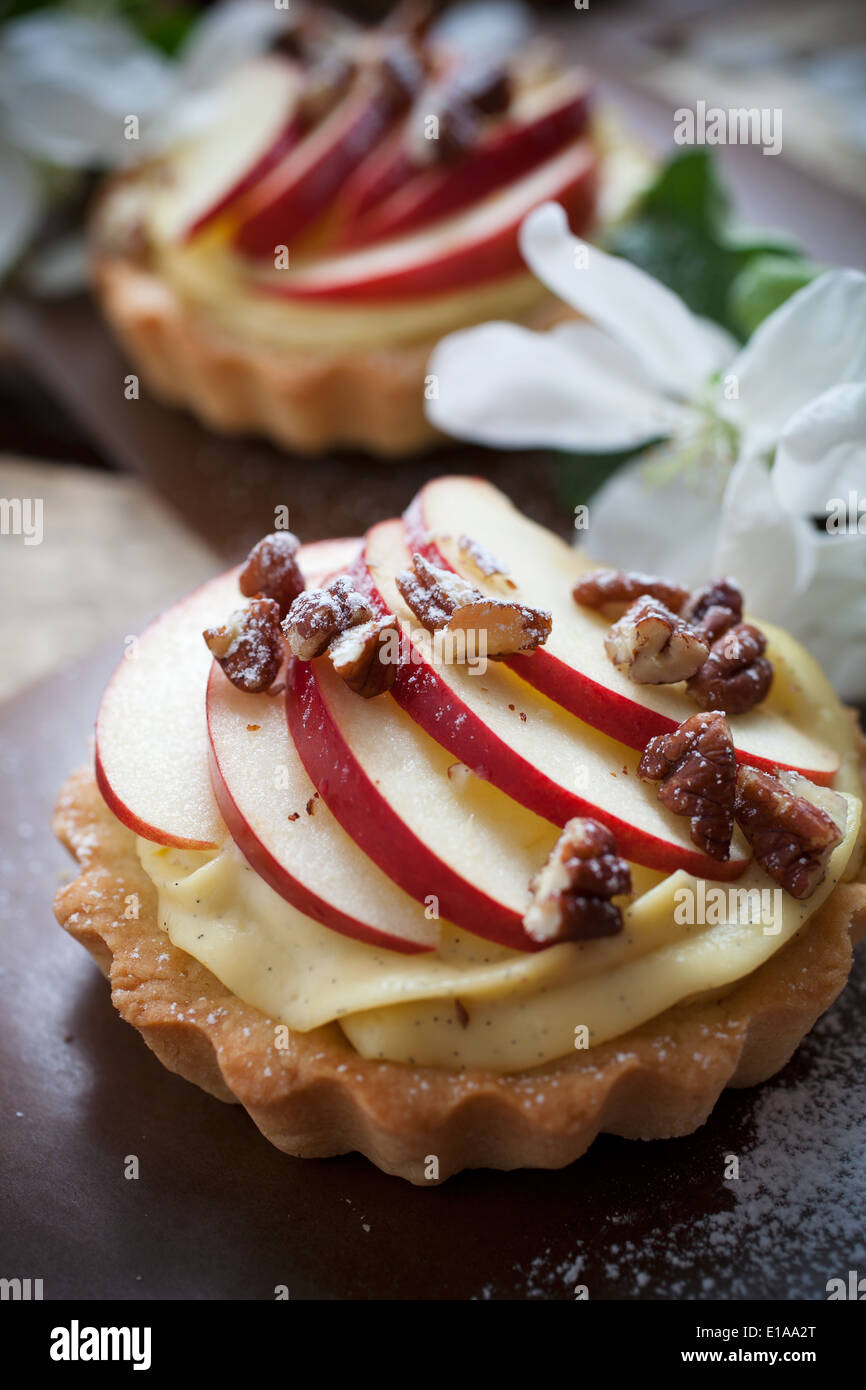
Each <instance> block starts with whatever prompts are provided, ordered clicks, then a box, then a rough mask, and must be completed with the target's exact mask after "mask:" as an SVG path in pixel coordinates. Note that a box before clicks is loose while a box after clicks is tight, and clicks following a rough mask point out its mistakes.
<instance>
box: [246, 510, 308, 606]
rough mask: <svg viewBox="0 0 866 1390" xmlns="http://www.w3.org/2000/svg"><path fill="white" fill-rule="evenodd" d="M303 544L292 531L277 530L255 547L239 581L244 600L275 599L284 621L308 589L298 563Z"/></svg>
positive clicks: (248, 557)
mask: <svg viewBox="0 0 866 1390" xmlns="http://www.w3.org/2000/svg"><path fill="white" fill-rule="evenodd" d="M300 544H301V542H300V541H299V540H298V538H297V536H294V535H292V532H291V531H273V532H272V533H271V535H269V536H264V537H263V538H262V539H261V540H260V541H259V543H258V545H255V546H253V548H252V550H251V551H250V553H249V555H248V556H247V562H246V564H245V566H244V568H243V569H242V570H241V573H240V578H239V580H238V583H239V584H240V589H241V593H242V594H243V595H244V597H245V598H256V597H257V596H261V597H263V598H272V599H274V601H275V602H276V603H278V604H279V605H280V617H281V618H284V617H285V616H286V614H287V613H288V611H289V609H290V608H291V606H292V604H293V603H294V601H295V599H296V598H297V597H298V594H300V593H303V590H304V576H303V575H302V574H301V569H300V566H299V564H298V549H299V547H300Z"/></svg>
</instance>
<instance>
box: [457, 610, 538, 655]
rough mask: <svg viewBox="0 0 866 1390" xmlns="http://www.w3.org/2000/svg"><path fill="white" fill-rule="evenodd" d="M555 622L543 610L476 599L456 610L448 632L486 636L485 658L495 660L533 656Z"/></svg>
mask: <svg viewBox="0 0 866 1390" xmlns="http://www.w3.org/2000/svg"><path fill="white" fill-rule="evenodd" d="M552 625H553V620H552V618H551V616H550V613H549V612H548V611H547V610H546V609H544V608H528V607H527V606H526V604H524V603H514V602H512V601H511V600H509V599H505V598H477V599H473V600H472V602H470V603H463V604H461V605H460V607H459V608H455V610H454V612H453V613H452V614H451V617H450V618H449V619H448V622H447V623H446V625H445V629H446V631H447V632H483V633H484V637H485V647H484V649H483V652H482V654H483V655H484V656H489V657H492V658H494V659H496V658H498V657H504V656H513V655H514V654H515V653H516V652H534V651H536V650H537V648H538V647H540V646H542V645H543V644H544V643H545V642H546V641H547V639H548V637H549V636H550V631H551V627H552Z"/></svg>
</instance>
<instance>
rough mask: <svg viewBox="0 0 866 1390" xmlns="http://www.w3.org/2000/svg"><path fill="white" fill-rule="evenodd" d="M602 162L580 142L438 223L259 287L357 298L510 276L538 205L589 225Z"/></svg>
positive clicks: (519, 264)
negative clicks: (552, 205) (557, 207)
mask: <svg viewBox="0 0 866 1390" xmlns="http://www.w3.org/2000/svg"><path fill="white" fill-rule="evenodd" d="M598 165H599V162H598V155H597V153H596V151H595V150H594V148H593V146H592V145H591V144H590V143H589V141H584V140H579V141H576V142H575V143H574V144H573V145H572V146H570V147H569V148H568V149H567V150H565V151H564V152H562V153H561V154H558V155H556V156H554V158H552V159H550V160H548V161H547V162H546V163H545V164H543V165H541V166H540V168H538V169H534V170H533V171H532V173H531V174H528V175H527V176H526V177H525V178H523V179H519V180H517V182H516V183H514V184H511V185H509V186H508V188H506V189H503V190H502V191H501V192H499V193H497V194H494V195H493V196H492V197H490V198H488V199H485V200H482V202H481V203H480V204H478V205H477V206H474V207H472V208H470V209H469V210H468V211H466V212H463V213H461V214H459V215H458V216H456V217H453V218H451V219H448V220H445V221H443V222H441V223H437V224H436V225H435V226H434V227H432V228H427V229H425V230H423V231H420V232H415V233H413V234H412V235H410V236H406V237H401V238H395V239H394V240H393V241H389V242H386V243H384V244H381V245H376V246H374V247H369V248H364V249H362V250H360V251H352V252H348V253H345V254H343V255H333V256H330V257H323V258H322V259H320V260H319V261H317V262H316V263H315V265H312V266H310V267H301V268H299V269H297V270H289V271H288V272H283V273H281V274H279V275H275V276H273V277H271V278H269V279H267V280H265V279H261V280H260V281H259V282H258V286H257V287H258V289H259V291H260V292H261V293H264V294H272V295H276V296H278V297H282V298H287V299H298V300H311V301H335V302H340V303H343V302H349V303H351V302H357V301H365V300H389V299H398V298H402V297H404V296H406V295H414V296H423V295H428V294H438V293H440V292H442V291H444V290H454V289H459V288H461V287H462V286H466V285H477V284H483V283H485V282H487V281H490V280H497V279H500V278H502V277H504V276H507V275H512V274H514V273H515V272H517V271H519V270H521V269H523V265H524V263H523V258H522V256H521V254H520V247H519V244H518V232H519V229H520V224H521V223H522V221H523V219H524V218H525V217H526V215H527V213H529V212H531V211H532V209H533V208H534V207H537V206H538V204H539V203H543V202H547V201H548V200H549V199H554V200H556V201H557V202H560V203H561V204H562V206H563V207H564V208H565V210H566V212H567V213H568V214H569V219H570V221H571V224H572V227H573V228H574V230H575V231H581V230H582V229H583V228H584V227H585V226H586V224H587V223H588V221H589V220H590V218H591V216H592V213H593V210H594V207H595V196H596V191H597V186H598ZM269 245H270V246H271V250H272V249H273V243H272V242H270V243H269Z"/></svg>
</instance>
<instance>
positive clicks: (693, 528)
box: [579, 450, 719, 585]
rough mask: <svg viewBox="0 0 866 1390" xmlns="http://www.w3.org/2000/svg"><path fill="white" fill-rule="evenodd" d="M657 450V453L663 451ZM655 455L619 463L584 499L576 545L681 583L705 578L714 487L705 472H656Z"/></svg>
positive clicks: (715, 517) (714, 517)
mask: <svg viewBox="0 0 866 1390" xmlns="http://www.w3.org/2000/svg"><path fill="white" fill-rule="evenodd" d="M662 452H663V451H662V450H659V451H658V453H662ZM658 462H659V459H658V457H657V456H656V454H655V451H654V455H653V457H651V458H646V459H639V460H638V461H637V462H635V463H629V464H626V465H625V466H624V467H623V468H620V469H619V470H618V471H617V472H616V473H615V474H614V476H613V477H612V478H611V479H610V481H609V482H607V483H605V485H604V487H602V488H601V489H600V490H599V492H598V493H596V495H595V496H594V497H593V498H592V499H591V500H590V503H589V527H588V529H587V531H586V532H580V533H579V537H580V545H581V549H583V550H585V551H586V553H587V554H589V555H591V556H592V558H593V559H595V560H598V561H599V562H600V563H603V564H607V565H614V566H616V567H617V568H620V569H637V570H646V571H647V572H648V573H650V574H663V575H666V576H669V577H670V578H671V579H677V580H679V581H680V583H682V584H689V585H698V584H703V583H705V582H706V581H707V580H708V579H709V578H710V572H709V559H710V557H711V556H712V553H713V546H714V543H715V537H716V531H717V528H718V523H719V493H718V490H717V488H716V487H714V486H710V485H708V483H707V480H706V479H705V478H703V479H700V478H699V479H695V478H691V477H685V476H684V475H683V474H682V473H679V472H678V473H677V474H676V476H675V477H673V478H671V479H670V480H669V481H666V482H663V481H661V480H660V479H659V477H658Z"/></svg>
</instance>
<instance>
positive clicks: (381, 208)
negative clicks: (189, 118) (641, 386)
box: [92, 5, 649, 455]
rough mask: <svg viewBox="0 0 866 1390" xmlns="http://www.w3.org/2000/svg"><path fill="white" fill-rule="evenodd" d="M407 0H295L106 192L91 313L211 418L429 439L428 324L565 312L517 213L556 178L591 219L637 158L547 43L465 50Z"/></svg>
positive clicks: (393, 447) (315, 432)
mask: <svg viewBox="0 0 866 1390" xmlns="http://www.w3.org/2000/svg"><path fill="white" fill-rule="evenodd" d="M410 20H411V17H410V15H408V14H407V15H406V18H405V22H403V23H401V22H394V23H392V24H391V25H386V26H384V27H383V28H381V29H378V30H367V29H359V28H357V27H356V26H353V25H350V24H348V23H347V22H346V21H344V20H342V19H338V18H337V17H336V16H332V15H330V14H329V13H328V11H327V10H325V9H324V8H321V9H320V8H318V7H317V8H316V10H315V11H312V10H311V9H308V10H306V11H302V10H300V8H299V9H298V11H297V13H296V10H295V6H294V5H293V7H292V24H291V28H287V30H286V34H285V36H284V38H283V40H282V41H281V45H280V46H279V47H278V48H277V49H276V50H274V51H272V52H270V53H268V54H266V55H264V56H263V57H260V58H258V59H256V60H253V61H250V62H247V63H245V64H243V65H241V66H240V67H238V68H237V69H236V70H235V71H234V72H232V73H231V74H230V75H229V76H228V77H227V78H225V79H224V80H223V81H222V83H221V84H220V86H219V88H218V90H217V91H216V92H215V93H214V95H213V99H212V103H211V108H210V120H209V124H208V125H207V126H206V128H204V129H197V131H196V133H195V134H194V135H190V134H187V135H186V136H185V138H184V140H183V141H182V142H179V143H178V144H176V145H175V146H174V147H173V148H171V149H170V150H169V151H168V152H166V153H165V154H164V155H162V156H161V157H160V158H158V159H153V160H152V161H151V162H149V163H148V164H147V165H144V166H141V167H139V168H137V169H136V170H133V171H132V172H128V173H126V174H124V175H121V176H118V177H116V178H114V179H113V180H111V181H109V183H108V185H107V187H106V189H105V191H104V193H103V195H102V197H101V199H100V201H99V204H98V208H97V211H96V214H95V217H94V222H93V236H92V251H93V255H92V269H93V283H94V286H95V289H96V292H97V295H98V297H99V299H100V301H101V303H102V306H103V309H104V311H105V313H106V315H107V317H108V320H109V321H110V323H111V324H112V325H113V327H114V329H115V330H116V333H117V335H118V336H119V338H120V340H121V341H122V343H123V345H124V347H125V348H126V350H127V351H128V352H129V354H130V357H131V358H132V360H133V362H134V363H135V365H136V366H137V367H138V368H139V369H140V370H141V372H142V374H143V376H144V378H145V380H146V382H147V383H148V384H149V385H150V386H151V388H152V389H153V390H154V391H155V392H156V393H157V394H158V395H159V396H160V397H162V398H163V399H164V400H166V401H168V402H170V403H174V404H178V405H184V406H187V407H189V408H190V409H192V410H193V411H194V412H195V413H196V414H197V415H199V416H200V417H201V418H202V419H204V420H205V421H206V422H207V423H208V424H209V425H211V426H213V427H214V428H216V429H219V430H222V431H227V432H238V431H253V432H258V433H262V434H265V435H267V436H270V437H271V438H272V439H274V440H276V441H277V442H278V443H280V444H283V445H287V446H290V447H293V448H298V449H301V450H304V451H308V452H317V451H320V450H322V449H325V448H327V447H329V446H332V445H361V446H364V447H366V448H368V449H370V450H372V451H374V452H377V453H381V454H386V455H387V454H399V453H401V452H405V451H407V450H412V449H416V448H418V447H421V446H424V445H426V444H428V443H430V442H431V441H432V440H433V438H434V431H433V428H432V426H431V425H430V424H429V423H428V421H427V420H426V419H425V415H424V399H425V389H426V390H428V391H429V390H430V389H433V388H431V386H430V383H429V382H428V381H427V378H426V364H427V361H428V358H429V356H430V353H431V351H432V349H433V347H434V345H435V343H436V342H437V341H438V339H439V338H440V337H442V336H443V335H444V334H445V333H448V332H451V331H453V330H455V329H458V328H461V327H464V326H469V325H471V324H476V323H481V322H485V321H487V320H489V319H493V318H496V319H511V320H514V321H518V322H522V323H526V324H530V325H532V326H534V327H537V328H539V327H546V326H548V325H550V324H551V323H553V322H555V321H556V319H557V318H558V317H561V316H562V315H563V313H564V312H565V311H564V310H563V308H562V306H561V305H560V304H559V303H558V302H557V301H556V300H555V299H553V298H552V297H551V296H550V295H549V294H548V293H547V291H546V290H545V289H544V287H543V286H541V285H540V284H539V283H538V282H537V281H536V280H535V279H534V277H533V276H532V275H531V274H529V272H528V271H527V270H526V268H525V266H524V264H523V261H522V258H521V256H520V252H519V248H518V229H519V226H520V223H521V221H522V220H523V218H524V217H525V215H526V214H527V213H528V212H529V211H530V210H531V209H532V208H533V207H535V206H537V205H538V204H539V203H542V202H545V201H546V200H548V199H555V200H556V201H558V202H559V203H561V204H562V205H563V206H564V207H565V208H566V210H567V212H568V214H569V217H570V219H571V222H572V225H573V226H574V228H575V230H576V231H578V232H581V233H583V234H587V233H591V232H592V231H593V229H596V228H598V227H600V226H602V225H604V224H605V223H607V222H609V221H610V220H611V219H614V218H616V217H617V216H619V215H621V214H622V213H623V211H624V210H625V208H626V207H627V205H628V203H629V201H630V200H631V198H632V197H633V196H634V195H635V194H636V192H637V191H638V190H639V188H640V187H642V186H643V185H644V184H645V182H646V181H647V178H648V168H649V166H648V161H647V159H646V157H645V156H644V155H643V153H642V152H641V151H640V150H637V149H635V148H634V147H633V146H632V145H631V144H630V143H629V142H628V141H627V140H626V139H625V138H624V136H623V135H622V133H621V132H620V131H618V130H617V131H616V132H613V131H612V129H611V127H610V122H609V120H607V121H603V120H602V119H601V118H599V117H598V116H597V115H596V114H594V113H593V111H592V105H591V98H590V91H589V86H588V83H587V80H586V78H585V76H584V75H582V74H581V73H579V72H576V71H570V70H564V69H563V68H562V67H560V66H559V64H558V63H557V62H556V61H554V59H553V57H552V56H551V53H550V52H549V51H548V49H547V48H545V47H544V46H541V45H539V46H535V45H530V46H529V47H528V48H527V49H525V50H523V51H521V52H520V53H519V54H516V55H514V56H513V57H512V58H511V59H509V60H507V61H503V62H501V63H497V64H496V65H494V66H490V65H483V66H482V65H481V64H480V63H479V62H478V61H477V60H476V61H470V60H469V59H468V58H467V57H465V56H461V55H460V53H458V52H457V51H456V50H454V49H453V48H452V47H449V44H448V43H447V42H446V41H445V39H444V38H440V37H438V36H437V30H436V29H435V27H434V28H433V30H432V31H429V32H428V30H427V27H426V25H425V24H424V23H423V22H418V21H417V19H416V20H415V22H410ZM288 23H289V19H288V17H287V24H288Z"/></svg>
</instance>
